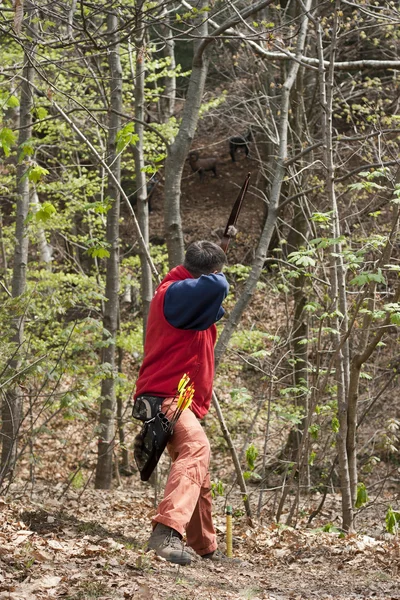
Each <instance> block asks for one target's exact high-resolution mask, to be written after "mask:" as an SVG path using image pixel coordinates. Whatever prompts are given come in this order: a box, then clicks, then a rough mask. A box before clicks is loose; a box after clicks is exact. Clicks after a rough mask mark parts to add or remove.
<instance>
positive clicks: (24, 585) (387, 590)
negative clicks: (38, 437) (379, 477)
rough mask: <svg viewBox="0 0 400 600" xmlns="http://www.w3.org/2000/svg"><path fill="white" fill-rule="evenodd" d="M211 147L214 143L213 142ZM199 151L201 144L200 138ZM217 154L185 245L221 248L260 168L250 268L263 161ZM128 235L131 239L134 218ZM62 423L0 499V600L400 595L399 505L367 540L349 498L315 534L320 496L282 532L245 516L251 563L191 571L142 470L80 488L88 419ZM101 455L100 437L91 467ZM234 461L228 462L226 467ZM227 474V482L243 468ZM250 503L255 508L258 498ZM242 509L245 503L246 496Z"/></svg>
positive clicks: (243, 235)
mask: <svg viewBox="0 0 400 600" xmlns="http://www.w3.org/2000/svg"><path fill="white" fill-rule="evenodd" d="M213 139H215V137H213ZM206 142H207V140H206V139H205V138H204V139H203V142H202V143H203V145H204V146H205V145H206ZM195 147H196V148H199V147H200V141H199V140H197V143H196V144H195ZM210 155H214V156H218V161H219V164H218V175H217V177H214V176H213V175H212V174H211V173H206V174H205V177H204V181H203V182H200V181H199V177H198V175H197V174H194V173H192V172H191V170H190V167H189V165H186V167H185V170H184V177H183V185H182V218H183V222H184V234H185V242H186V243H187V242H189V241H192V240H194V239H201V238H206V239H211V240H213V241H216V242H217V241H218V239H219V238H220V237H221V234H222V231H223V229H224V227H225V224H226V221H227V218H228V216H229V213H230V210H231V207H232V205H233V202H234V200H235V198H236V195H237V193H238V190H239V189H240V186H241V185H242V183H243V180H244V178H245V176H246V173H247V172H248V171H250V172H251V173H252V179H251V181H252V187H251V188H250V193H249V194H248V196H247V198H246V201H245V204H244V207H243V211H242V213H241V216H240V220H239V222H238V225H239V235H238V237H237V238H236V240H235V241H234V242H233V243H232V246H231V249H230V254H229V262H230V263H231V264H232V263H234V262H246V263H250V262H251V259H252V255H253V253H254V249H255V242H256V240H257V238H258V236H259V233H260V230H261V226H262V221H263V214H264V206H265V205H264V203H263V200H262V197H261V195H260V194H259V193H258V192H257V187H258V179H259V174H258V173H257V169H256V167H255V165H256V162H255V161H254V162H253V161H252V160H247V159H245V158H244V157H243V155H240V156H238V161H237V163H235V164H233V163H232V162H231V160H230V157H229V154H228V144H227V142H226V140H225V141H224V142H221V143H219V144H218V143H217V144H213V145H212V146H211V147H209V148H204V147H203V148H202V149H201V156H210ZM162 195H163V187H162V183H161V185H160V186H158V188H157V189H156V192H155V194H154V198H153V211H152V213H151V216H150V227H151V236H152V237H153V238H157V237H159V238H161V239H162V237H163V229H162V220H163V216H162ZM122 230H123V235H125V239H129V238H128V234H129V231H130V230H131V227H130V224H129V219H128V217H126V220H125V221H124V223H123V225H122ZM124 232H125V233H124ZM270 302H271V303H274V302H275V300H274V299H273V298H272V299H270ZM58 428H59V429H58V431H57V436H50V435H49V437H48V438H47V439H46V442H45V444H46V447H44V445H43V446H42V447H41V448H39V449H36V454H38V455H40V457H41V460H42V465H41V467H40V476H41V479H39V478H37V479H36V481H35V483H34V485H33V484H31V481H30V479H32V477H30V474H29V469H30V466H29V464H28V463H26V464H25V465H24V467H23V471H24V472H23V473H22V474H21V473H20V474H19V478H18V480H17V481H16V482H15V483H14V484H12V486H11V487H10V489H9V490H8V491H7V493H5V495H3V497H0V600H6V599H10V600H45V599H51V598H63V599H65V600H91V599H103V600H113V599H118V600H119V599H128V600H130V599H141V600H197V599H204V600H225V599H226V600H228V599H230V600H242V599H249V600H250V599H252V600H300V599H318V600H328V599H335V600H350V599H352V600H353V599H354V600H355V599H360V600H361V599H363V600H367V599H372V598H374V599H377V600H383V599H385V600H390V599H393V600H394V599H396V600H400V543H399V540H398V539H397V538H396V537H395V536H390V535H389V534H385V533H384V514H385V512H384V508H383V506H385V507H387V505H388V503H390V499H389V498H386V499H385V501H384V502H382V507H379V506H378V505H377V506H376V510H375V512H374V511H369V512H368V515H365V516H364V517H363V520H361V519H360V520H359V522H358V524H357V530H358V533H357V534H354V535H349V536H345V537H342V536H341V534H340V532H339V530H338V529H337V528H335V527H334V525H339V523H340V513H341V511H340V497H339V496H338V495H336V494H334V493H332V494H329V495H328V498H327V501H326V504H325V506H324V508H323V511H322V512H321V513H320V514H319V515H318V517H317V518H316V519H315V520H314V521H313V522H312V525H311V526H310V527H308V526H307V517H308V515H309V514H310V511H311V510H313V509H315V508H316V506H317V505H318V503H319V500H320V496H318V495H314V496H311V497H310V498H306V499H304V501H303V505H302V510H301V511H300V514H299V519H298V522H297V525H296V527H295V528H292V527H286V526H277V525H276V524H275V523H274V520H273V513H274V511H273V507H272V506H271V507H268V508H265V509H263V512H262V518H261V519H260V521H259V522H257V521H254V523H253V524H250V523H249V522H248V520H247V519H246V517H245V516H243V515H242V514H240V511H239V512H236V514H235V517H234V533H233V535H234V556H235V557H236V558H240V559H241V563H240V564H227V565H223V564H218V563H210V562H206V561H202V560H200V559H199V560H198V561H195V562H194V563H193V564H192V565H190V566H188V567H178V566H175V565H171V564H169V563H167V562H166V561H164V560H162V559H159V558H158V557H156V556H155V554H154V553H153V552H146V541H147V539H148V536H149V533H150V518H151V515H152V514H154V490H153V488H152V487H151V486H150V485H149V484H141V483H140V481H139V477H138V474H137V473H135V474H134V475H133V476H132V477H130V478H125V477H122V478H121V482H120V486H119V487H117V488H116V489H115V490H112V491H107V492H106V491H95V490H93V489H91V486H90V484H89V485H88V486H87V487H85V486H83V487H81V489H73V488H74V486H72V485H69V484H68V478H69V477H70V474H71V472H73V471H74V462H73V461H74V460H75V455H74V453H73V452H72V451H70V450H69V451H68V453H69V457H67V456H65V455H66V454H67V453H66V452H65V450H64V451H63V446H62V443H61V442H59V441H57V440H61V439H62V438H63V439H68V440H70V439H72V437H73V436H74V444H75V445H76V447H77V448H79V447H80V446H84V445H85V444H86V442H87V435H88V433H87V431H88V424H85V423H84V422H82V426H81V427H80V428H79V427H78V428H77V427H76V425H75V424H74V425H72V424H71V423H60V424H59V425H58ZM85 436H86V437H85ZM42 443H44V442H42ZM63 452H64V454H63ZM95 453H96V448H95V440H94V442H93V444H92V450H91V457H90V462H91V464H93V463H94V460H95ZM76 456H78V452H77V453H76ZM212 460H213V462H214V465H212V468H213V469H214V472H215V473H216V474H217V477H218V476H220V475H221V473H220V472H218V469H219V470H220V471H221V470H222V468H221V466H220V463H221V455H220V454H219V453H218V451H217V452H214V454H213V459H212ZM229 462H230V459H229V458H227V457H226V460H225V461H224V463H229ZM45 463H46V464H47V466H46V464H45ZM217 463H218V464H217ZM224 468H225V473H224V477H225V480H226V477H228V479H229V477H231V474H232V471H233V469H229V468H228V469H226V467H224ZM227 472H228V475H227ZM31 474H32V473H31ZM89 480H90V478H89ZM27 482H29V483H27ZM234 494H235V492H233V493H232V495H234ZM271 498H273V497H272V496H271ZM391 498H393V495H392V496H391ZM252 503H253V504H254V507H253V508H254V509H255V510H256V504H257V501H256V500H253V497H252ZM235 506H236V507H238V506H241V500H240V498H239V496H237V497H236V501H235ZM214 513H215V524H216V528H217V534H218V539H219V543H220V547H221V549H222V550H224V547H225V546H224V544H225V519H224V498H223V497H216V499H215V502H214ZM252 525H253V526H252ZM324 529H325V531H324Z"/></svg>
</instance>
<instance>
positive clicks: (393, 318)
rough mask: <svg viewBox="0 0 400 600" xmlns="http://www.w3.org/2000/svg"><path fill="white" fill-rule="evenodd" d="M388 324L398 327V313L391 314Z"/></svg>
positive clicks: (399, 323)
mask: <svg viewBox="0 0 400 600" xmlns="http://www.w3.org/2000/svg"><path fill="white" fill-rule="evenodd" d="M390 322H391V323H393V325H400V313H393V314H391V315H390Z"/></svg>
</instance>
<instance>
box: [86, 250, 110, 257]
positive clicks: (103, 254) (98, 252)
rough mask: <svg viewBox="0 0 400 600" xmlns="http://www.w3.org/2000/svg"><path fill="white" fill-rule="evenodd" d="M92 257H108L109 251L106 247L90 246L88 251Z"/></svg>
mask: <svg viewBox="0 0 400 600" xmlns="http://www.w3.org/2000/svg"><path fill="white" fill-rule="evenodd" d="M89 254H90V256H91V257H92V258H96V257H98V258H109V256H110V253H109V251H108V250H106V248H91V250H90V252H89Z"/></svg>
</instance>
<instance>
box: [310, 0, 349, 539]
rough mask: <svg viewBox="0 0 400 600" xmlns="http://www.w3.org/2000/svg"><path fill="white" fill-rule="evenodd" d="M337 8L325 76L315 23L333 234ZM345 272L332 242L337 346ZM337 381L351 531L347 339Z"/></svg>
mask: <svg viewBox="0 0 400 600" xmlns="http://www.w3.org/2000/svg"><path fill="white" fill-rule="evenodd" d="M339 9H340V0H336V2H335V6H334V22H333V30H332V34H331V39H332V42H331V58H330V63H329V72H328V77H327V78H326V74H325V62H324V55H323V48H322V30H321V25H320V23H318V25H317V30H318V45H317V46H318V57H319V64H320V66H319V83H320V103H321V106H322V113H321V114H322V120H321V128H322V134H323V140H324V155H325V167H326V180H327V194H328V197H329V200H330V205H331V208H332V213H333V217H332V236H333V238H336V239H337V238H339V236H340V221H339V214H338V206H337V201H336V191H335V165H334V161H333V139H332V138H333V131H332V117H333V109H332V101H333V85H334V72H335V56H336V43H337V28H338V11H339ZM345 286H346V275H345V269H344V264H343V256H342V247H341V244H340V242H337V243H336V244H334V246H333V253H332V258H331V291H332V312H334V313H335V317H334V329H335V331H336V333H335V334H333V340H334V343H335V344H336V347H339V346H340V343H341V335H342V334H344V333H345V331H346V330H347V301H346V287H345ZM335 366H336V374H335V378H336V385H337V405H338V420H339V431H338V434H337V438H336V441H337V450H338V458H339V470H340V485H341V492H342V526H343V529H344V530H345V531H351V530H352V528H353V520H354V514H353V502H352V497H351V478H350V471H349V464H348V456H347V448H346V444H347V411H348V406H347V394H348V389H349V378H350V377H349V368H350V361H349V346H348V341H347V340H346V341H345V343H344V344H343V346H342V347H341V348H340V351H339V352H338V353H337V357H336V362H335Z"/></svg>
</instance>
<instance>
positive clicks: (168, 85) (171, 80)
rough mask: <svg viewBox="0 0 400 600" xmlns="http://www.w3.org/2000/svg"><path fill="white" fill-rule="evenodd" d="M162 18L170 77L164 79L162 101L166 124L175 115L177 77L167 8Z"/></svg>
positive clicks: (164, 53) (163, 117) (173, 44)
mask: <svg viewBox="0 0 400 600" xmlns="http://www.w3.org/2000/svg"><path fill="white" fill-rule="evenodd" d="M162 16H163V19H164V23H163V25H162V26H161V33H162V35H163V38H164V43H165V46H164V48H163V55H164V58H168V59H169V67H168V70H169V71H170V76H168V77H165V78H164V82H163V83H164V92H163V94H162V96H161V99H160V112H161V122H162V123H166V121H168V119H169V118H170V117H172V115H173V114H174V110H175V98H176V76H175V69H176V63H175V42H174V38H173V33H172V29H171V25H170V17H169V14H168V12H167V8H166V6H164V7H163V11H162Z"/></svg>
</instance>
